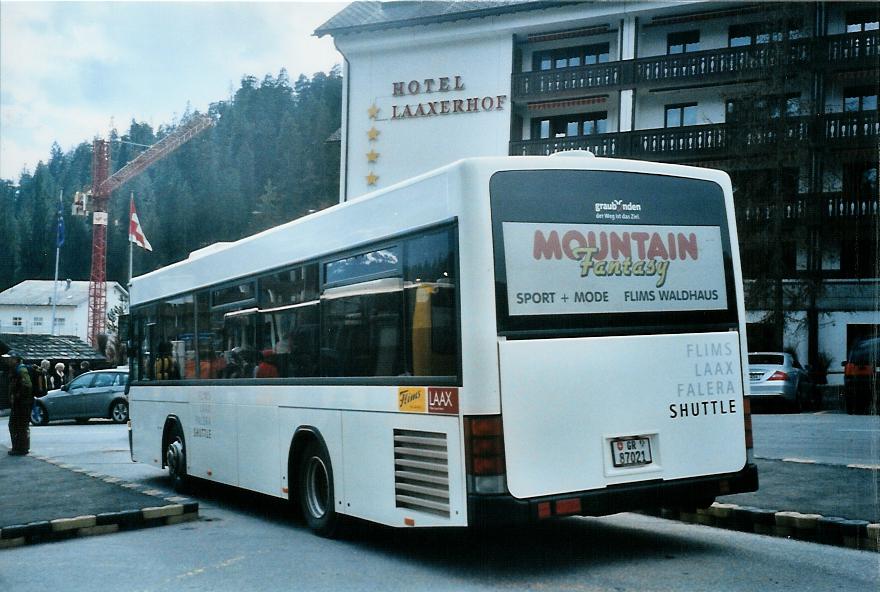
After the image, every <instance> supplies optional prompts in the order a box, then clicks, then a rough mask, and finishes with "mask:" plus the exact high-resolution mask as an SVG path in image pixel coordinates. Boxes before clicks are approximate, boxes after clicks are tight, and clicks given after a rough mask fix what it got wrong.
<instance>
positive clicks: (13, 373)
mask: <svg viewBox="0 0 880 592" xmlns="http://www.w3.org/2000/svg"><path fill="white" fill-rule="evenodd" d="M3 362H4V364H3V365H4V368H5V369H6V370H7V372H8V373H9V402H10V404H11V405H12V410H11V413H10V415H9V438H10V440H12V450H10V451H9V454H10V455H13V456H23V455H25V454H27V453H28V452H29V451H30V449H31V428H30V419H31V408H32V407H33V406H34V392H33V386H32V384H31V376H30V373H29V372H28V369H27V366H25V365H24V364H23V363H22V359H21V357H20V356H19V355H17V354H16V353H14V352H11V353H9V354H6V355H4V356H3Z"/></svg>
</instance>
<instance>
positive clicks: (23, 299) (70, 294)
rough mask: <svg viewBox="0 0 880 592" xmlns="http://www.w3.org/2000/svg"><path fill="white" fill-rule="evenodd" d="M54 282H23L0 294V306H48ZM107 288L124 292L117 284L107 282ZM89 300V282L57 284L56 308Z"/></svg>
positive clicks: (77, 304)
mask: <svg viewBox="0 0 880 592" xmlns="http://www.w3.org/2000/svg"><path fill="white" fill-rule="evenodd" d="M54 288H55V282H53V281H52V280H25V281H23V282H21V283H19V284H16V285H15V286H12V287H11V288H9V289H8V290H4V291H3V292H0V304H5V305H12V306H50V305H51V304H52V294H53V291H54ZM107 288H108V289H112V288H116V289H118V290H120V291H121V292H123V293H126V292H125V290H124V289H123V288H122V286H120V285H119V284H118V283H117V282H107ZM88 299H89V282H86V281H75V282H74V281H72V282H70V283H69V284H68V283H67V281H59V282H58V302H57V303H56V304H57V305H58V306H79V305H80V304H82V303H84V302H86V301H88Z"/></svg>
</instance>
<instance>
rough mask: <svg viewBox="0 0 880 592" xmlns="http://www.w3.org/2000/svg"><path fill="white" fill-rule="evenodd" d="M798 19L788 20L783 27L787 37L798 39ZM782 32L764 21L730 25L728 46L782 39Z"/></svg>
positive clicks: (799, 34)
mask: <svg viewBox="0 0 880 592" xmlns="http://www.w3.org/2000/svg"><path fill="white" fill-rule="evenodd" d="M801 27H802V24H801V22H800V21H797V20H792V21H789V22H788V24H787V25H786V27H785V30H786V32H787V34H788V38H789V39H799V38H800V37H801ZM783 38H784V35H783V33H782V32H781V31H780V30H778V29H776V30H773V29H771V28H770V25H768V24H765V23H747V24H743V25H730V28H729V29H728V42H727V44H728V46H729V47H743V46H746V45H761V44H762V43H770V42H771V41H782V39H783Z"/></svg>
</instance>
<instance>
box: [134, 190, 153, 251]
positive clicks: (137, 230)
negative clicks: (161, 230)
mask: <svg viewBox="0 0 880 592" xmlns="http://www.w3.org/2000/svg"><path fill="white" fill-rule="evenodd" d="M130 210H131V217H130V219H129V223H128V240H129V242H133V243H134V244H136V245H137V246H139V247H141V248H143V249H146V250H148V251H152V250H153V247H152V245H150V241H148V240H147V237H145V236H144V229H143V228H141V222H140V220H138V215H137V212H136V211H135V209H134V196H133V195H132V196H131V208H130Z"/></svg>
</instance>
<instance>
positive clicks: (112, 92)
mask: <svg viewBox="0 0 880 592" xmlns="http://www.w3.org/2000/svg"><path fill="white" fill-rule="evenodd" d="M345 5H346V3H344V2H343V3H339V2H302V1H300V2H280V3H278V2H276V3H268V2H267V3H256V2H247V3H235V2H143V3H134V2H113V3H104V2H7V1H0V178H4V179H11V180H13V181H15V182H17V181H18V177H19V173H20V172H21V171H22V169H23V168H25V167H26V168H27V169H29V170H30V171H33V170H34V167H35V166H36V164H37V162H38V161H40V160H42V161H44V162H46V161H48V157H49V150H50V148H51V146H52V142H58V144H59V145H60V146H61V148H62V150H64V151H65V152H67V151H68V150H70V149H71V148H73V147H75V146H76V145H77V144H79V143H80V142H83V141H87V142H89V141H91V140H92V138H94V137H95V135H100V136H103V137H106V136H107V133H108V131H109V130H110V129H111V126H114V125H115V127H116V128H117V129H118V130H119V131H120V132H124V131H127V130H128V125H129V123H130V121H131V119H132V118H134V119H136V120H137V121H146V122H147V123H149V124H151V125H152V126H153V127H158V126H159V125H160V124H163V123H170V122H171V121H172V120H173V119H174V118H175V116H179V115H181V114H182V113H183V112H184V110H185V109H186V104H187V101H189V102H190V103H191V104H192V107H193V108H194V109H198V110H200V111H205V110H206V109H207V107H208V105H209V104H210V103H212V102H215V101H219V100H224V99H226V98H228V97H229V95H230V91H234V89H236V88H238V86H239V81H240V80H241V78H242V76H244V75H254V76H256V77H257V78H258V79H262V78H263V77H264V76H265V75H266V74H272V75H277V74H278V71H279V70H280V69H281V68H287V71H288V73H289V75H290V78H291V81H294V80H296V78H297V77H298V76H299V74H301V73H302V74H306V75H307V76H311V75H312V74H313V73H315V72H318V71H327V70H329V69H330V68H331V67H333V65H334V64H337V63H341V61H342V58H341V56H340V55H339V54H338V53H337V52H336V50H335V49H334V47H333V42H332V39H331V38H330V37H324V38H322V39H318V38H317V37H314V36H313V35H312V32H313V31H314V30H315V29H316V28H317V27H318V26H319V25H321V24H323V23H324V22H325V21H326V20H327V19H329V18H330V17H331V16H333V15H334V14H335V13H336V12H338V11H339V10H341V9H342V8H343V7H344V6H345Z"/></svg>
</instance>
